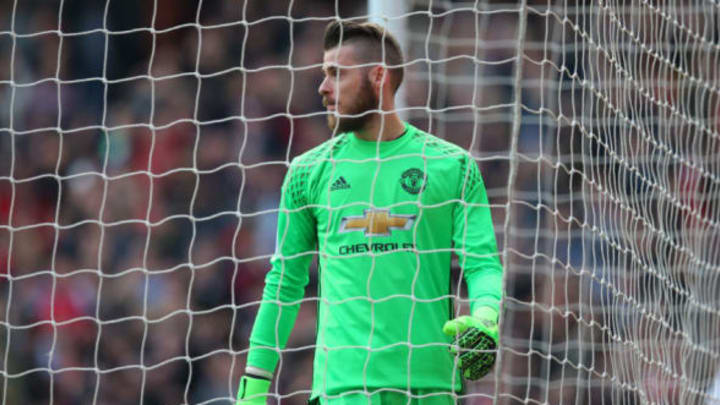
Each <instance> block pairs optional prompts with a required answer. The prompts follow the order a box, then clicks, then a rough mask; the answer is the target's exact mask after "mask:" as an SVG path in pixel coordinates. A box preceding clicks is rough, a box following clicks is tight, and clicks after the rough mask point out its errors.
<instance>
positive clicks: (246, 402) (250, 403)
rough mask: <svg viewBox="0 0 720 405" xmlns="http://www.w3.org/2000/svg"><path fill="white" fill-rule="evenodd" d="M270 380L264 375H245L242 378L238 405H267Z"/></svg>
mask: <svg viewBox="0 0 720 405" xmlns="http://www.w3.org/2000/svg"><path fill="white" fill-rule="evenodd" d="M269 391H270V380H268V379H267V378H263V377H258V376H253V375H247V374H246V375H244V376H242V378H241V379H240V387H239V388H238V395H237V401H236V402H235V404H236V405H266V403H267V399H268V396H269V395H268V392H269Z"/></svg>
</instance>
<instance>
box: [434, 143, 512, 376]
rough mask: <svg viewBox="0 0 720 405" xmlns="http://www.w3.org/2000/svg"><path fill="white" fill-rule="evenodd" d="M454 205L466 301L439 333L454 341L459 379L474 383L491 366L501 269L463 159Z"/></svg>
mask: <svg viewBox="0 0 720 405" xmlns="http://www.w3.org/2000/svg"><path fill="white" fill-rule="evenodd" d="M461 177H462V178H461V184H460V185H459V188H460V201H459V202H458V204H457V205H456V207H455V210H454V212H453V244H454V247H455V252H456V253H457V255H458V257H459V259H460V267H461V268H462V269H463V274H464V277H465V282H466V283H467V286H468V298H469V299H470V313H471V314H470V315H469V316H461V317H458V318H455V319H453V320H450V321H448V322H446V323H445V325H444V326H443V332H445V333H446V334H448V335H451V336H455V337H456V339H455V342H454V344H453V346H452V347H451V351H452V352H453V353H454V354H456V355H457V356H458V366H459V367H460V369H461V370H462V374H463V376H464V377H465V378H468V379H471V380H477V379H479V378H481V377H482V376H484V375H485V374H487V373H488V372H489V371H490V369H491V368H492V366H493V364H494V363H495V356H496V348H497V344H498V327H497V321H498V314H499V310H500V300H501V298H502V266H501V264H500V258H499V254H498V249H497V243H496V241H495V230H494V228H493V222H492V217H491V215H490V206H489V203H488V198H487V193H486V191H485V185H484V184H483V181H482V177H481V176H480V171H479V170H478V168H477V164H476V163H475V161H474V160H473V159H472V158H471V157H470V156H466V157H465V171H464V173H461Z"/></svg>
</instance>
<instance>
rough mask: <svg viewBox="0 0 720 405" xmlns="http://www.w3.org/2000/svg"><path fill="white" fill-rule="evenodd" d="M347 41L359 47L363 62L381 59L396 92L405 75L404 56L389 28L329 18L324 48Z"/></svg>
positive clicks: (346, 43)
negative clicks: (330, 20) (360, 47)
mask: <svg viewBox="0 0 720 405" xmlns="http://www.w3.org/2000/svg"><path fill="white" fill-rule="evenodd" d="M349 44H353V45H361V46H362V49H361V50H360V52H359V53H358V54H359V55H360V58H361V61H362V62H363V63H370V62H384V63H385V65H386V66H387V69H388V73H389V74H390V84H391V85H392V86H393V91H397V89H398V87H400V84H401V83H402V80H403V75H404V68H403V55H402V49H400V44H398V41H397V39H395V37H394V36H393V35H392V34H391V33H390V31H388V30H387V29H385V28H384V27H382V26H380V25H378V24H373V23H368V22H364V23H361V22H354V21H339V20H335V21H332V22H330V23H329V24H328V25H327V27H325V39H324V45H323V49H324V50H325V51H329V50H330V49H333V48H335V47H338V46H341V45H349ZM383 50H384V51H385V55H383ZM383 56H384V58H383Z"/></svg>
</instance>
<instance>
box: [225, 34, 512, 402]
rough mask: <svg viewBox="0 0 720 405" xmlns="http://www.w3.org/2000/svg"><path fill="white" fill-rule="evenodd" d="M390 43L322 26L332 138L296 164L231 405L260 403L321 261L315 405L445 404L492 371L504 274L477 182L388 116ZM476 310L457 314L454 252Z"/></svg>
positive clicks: (434, 143) (465, 157)
mask: <svg viewBox="0 0 720 405" xmlns="http://www.w3.org/2000/svg"><path fill="white" fill-rule="evenodd" d="M402 64H403V58H402V53H401V50H400V47H399V46H398V44H397V41H396V40H395V39H394V38H393V37H392V36H391V35H390V34H389V33H388V32H386V31H384V29H383V28H381V27H379V26H377V25H374V24H369V23H355V22H338V21H335V22H331V23H330V24H329V25H328V26H327V28H326V30H325V38H324V54H323V68H322V69H323V72H324V80H323V81H322V83H321V84H320V88H319V93H320V95H321V96H322V98H323V104H324V105H325V106H326V107H327V110H328V125H329V127H330V129H331V130H333V131H334V133H335V134H337V136H335V137H333V138H332V139H330V140H329V141H327V142H325V143H323V144H321V145H320V146H318V147H316V148H314V149H312V150H310V151H308V152H306V153H305V154H303V155H301V156H299V157H297V158H296V159H294V160H293V161H292V163H291V165H290V168H289V171H288V173H287V175H286V178H285V181H284V184H283V188H282V197H281V202H280V212H279V218H278V233H277V247H276V251H275V254H274V255H273V257H272V259H271V265H272V266H271V270H270V272H269V273H268V275H267V277H266V280H265V289H264V292H263V301H262V304H261V305H260V309H259V311H258V314H257V317H256V319H255V324H254V326H253V329H252V333H251V336H250V349H249V353H248V357H247V368H246V370H245V375H244V376H243V377H242V379H241V381H240V387H239V390H238V403H241V404H264V403H265V402H266V399H267V396H268V390H269V387H270V381H271V380H272V377H273V373H274V370H275V368H276V366H277V363H278V360H279V351H280V350H282V349H283V348H284V347H285V344H286V342H287V339H288V336H289V335H290V331H291V330H292V328H293V325H294V322H295V318H296V315H297V312H298V308H299V301H300V300H301V299H302V298H303V295H304V290H305V286H306V285H307V283H308V279H309V277H308V268H309V265H310V262H311V260H312V258H313V255H314V254H316V253H317V254H318V258H319V266H318V267H319V274H318V280H319V286H318V291H319V293H318V294H319V296H320V298H321V299H320V300H319V301H318V314H317V342H316V350H315V359H314V367H313V384H312V394H311V397H310V399H311V402H316V403H317V402H319V403H320V404H323V405H324V404H335V403H343V404H355V403H357V404H368V403H372V404H392V403H398V404H406V403H407V400H408V395H410V396H411V397H412V402H413V403H421V404H422V405H426V404H438V405H441V404H453V403H454V402H455V398H456V395H455V394H456V393H458V392H461V391H462V387H463V385H462V382H463V379H462V377H465V378H468V379H478V378H480V377H482V376H483V375H485V374H486V373H488V372H489V370H490V369H491V367H492V365H493V363H494V361H495V354H496V351H497V349H496V348H497V343H498V329H497V321H498V312H499V303H500V299H501V278H502V267H501V265H500V260H499V258H498V251H497V245H496V241H495V234H494V231H493V226H492V219H491V217H490V209H489V206H488V199H487V195H486V192H485V187H484V185H483V182H482V178H481V176H480V173H479V171H478V168H477V165H476V163H475V161H474V160H473V159H472V158H471V157H470V156H469V154H468V153H467V152H466V151H464V150H463V149H461V148H460V147H458V146H456V145H453V144H451V143H449V142H446V141H444V140H441V139H439V138H437V137H435V136H433V135H430V134H427V133H425V132H423V131H421V130H419V129H417V128H415V127H413V126H412V125H410V124H408V123H406V122H403V121H402V120H401V119H400V118H399V116H398V115H397V114H396V113H395V112H394V110H395V105H394V95H395V92H396V91H397V89H398V86H400V83H401V82H402V77H403V68H402ZM453 252H454V253H456V254H457V255H458V258H459V263H460V265H461V267H462V270H463V273H462V274H463V276H464V279H465V282H466V284H467V288H468V295H469V299H470V303H471V305H470V310H471V315H468V316H461V317H458V318H455V315H454V309H453V301H452V295H451V277H450V268H451V253H453Z"/></svg>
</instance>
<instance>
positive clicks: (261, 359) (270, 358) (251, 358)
mask: <svg viewBox="0 0 720 405" xmlns="http://www.w3.org/2000/svg"><path fill="white" fill-rule="evenodd" d="M279 359H280V356H279V355H278V353H277V352H276V351H275V350H273V349H270V348H264V347H250V351H249V352H248V357H247V368H253V369H260V370H264V371H267V372H268V373H269V374H270V376H271V377H272V374H273V372H274V371H275V367H276V366H277V363H278V360H279ZM247 368H246V370H247ZM253 374H255V373H253Z"/></svg>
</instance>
